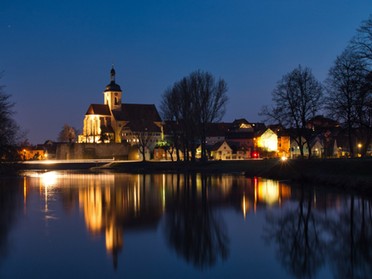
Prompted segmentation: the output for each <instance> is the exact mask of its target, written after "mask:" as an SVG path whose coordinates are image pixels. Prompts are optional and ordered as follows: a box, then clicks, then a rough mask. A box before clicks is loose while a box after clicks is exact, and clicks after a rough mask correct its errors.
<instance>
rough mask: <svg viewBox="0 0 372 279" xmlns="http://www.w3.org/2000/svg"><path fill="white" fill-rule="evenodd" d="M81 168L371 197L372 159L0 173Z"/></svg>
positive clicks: (7, 167)
mask: <svg viewBox="0 0 372 279" xmlns="http://www.w3.org/2000/svg"><path fill="white" fill-rule="evenodd" d="M31 169H33V170H45V171H47V170H78V171H91V172H107V171H109V172H120V173H207V174H229V173H240V174H243V175H245V176H247V177H253V176H257V177H265V178H272V179H277V180H286V181H289V182H292V183H311V184H320V185H324V186H329V187H334V188H336V189H340V190H347V191H355V192H357V193H360V194H366V195H370V196H372V158H355V159H311V160H306V159H294V160H287V161H281V160H278V159H263V160H245V161H208V162H169V161H145V162H140V161H126V162H123V161H113V162H110V163H97V162H94V161H92V162H90V163H62V162H61V163H56V164H51V165H46V164H21V163H13V164H11V163H7V164H4V163H2V164H1V165H0V174H1V175H3V176H4V175H7V174H14V173H18V172H20V171H23V170H31Z"/></svg>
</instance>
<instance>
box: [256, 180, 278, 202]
mask: <svg viewBox="0 0 372 279" xmlns="http://www.w3.org/2000/svg"><path fill="white" fill-rule="evenodd" d="M258 197H259V199H260V200H262V201H265V202H266V203H268V204H273V203H275V202H277V201H279V183H278V182H277V181H274V180H271V179H267V180H262V181H261V183H260V184H259V187H258Z"/></svg>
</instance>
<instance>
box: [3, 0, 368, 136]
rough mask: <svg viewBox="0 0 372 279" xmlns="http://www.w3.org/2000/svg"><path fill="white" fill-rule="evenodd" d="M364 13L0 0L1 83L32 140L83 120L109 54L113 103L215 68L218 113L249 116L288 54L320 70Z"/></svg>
mask: <svg viewBox="0 0 372 279" xmlns="http://www.w3.org/2000/svg"><path fill="white" fill-rule="evenodd" d="M371 12H372V1H371V0H255V1H253V0H197V1H196V0H176V1H174V0H173V1H171V0H132V1H128V0H117V1H110V0H105V1H103V0H102V1H98V0H84V1H82V0H32V1H30V0H1V1H0V34H1V36H0V37H1V44H0V71H3V72H4V73H3V77H2V78H1V79H0V84H3V85H5V86H6V88H5V90H6V93H8V94H11V95H12V101H14V102H15V103H16V106H15V110H16V115H15V119H16V121H17V122H18V124H19V125H20V126H21V127H22V128H23V129H24V130H27V131H28V134H27V137H28V138H29V140H30V141H31V142H32V143H42V142H44V141H45V140H47V139H52V140H55V139H56V138H57V136H58V132H59V131H60V130H61V128H62V126H63V124H65V123H67V124H69V125H72V126H74V127H76V128H78V129H81V128H82V123H83V118H84V114H85V112H86V110H87V108H88V106H89V104H91V103H103V95H102V92H103V90H104V87H105V85H106V84H108V83H109V71H110V68H111V65H112V64H114V65H115V69H116V81H117V83H118V84H119V85H120V86H121V88H122V90H123V92H124V94H123V102H126V103H154V104H156V105H157V106H158V107H159V104H160V100H161V95H162V94H163V92H164V90H165V89H166V88H167V87H169V86H171V85H172V84H173V83H174V82H175V81H177V80H179V79H180V78H182V77H184V76H186V75H188V74H189V73H190V72H192V71H194V70H197V69H201V70H206V71H209V72H211V73H212V74H213V75H214V76H216V77H217V78H218V77H221V78H223V79H225V81H226V82H227V84H228V87H229V91H228V95H229V103H228V106H227V113H226V115H225V117H224V121H232V120H234V119H236V118H242V117H244V118H246V119H247V120H248V121H252V122H254V121H260V120H261V119H260V117H259V116H258V112H259V110H260V108H261V107H262V106H263V105H265V104H270V102H271V92H272V90H273V88H274V87H275V84H276V82H277V81H278V80H279V79H280V78H281V77H282V76H283V75H284V74H286V73H287V72H289V71H291V70H292V69H293V68H295V67H297V66H298V65H299V64H301V65H303V66H308V67H310V68H311V69H312V70H313V73H314V75H315V76H316V78H318V79H319V80H320V81H323V80H324V79H325V78H326V75H327V72H328V69H329V68H330V66H331V65H332V62H333V61H334V59H335V58H336V56H337V55H339V54H340V53H341V52H342V50H343V49H344V48H345V46H346V45H347V43H348V41H349V40H350V39H351V37H352V36H353V35H354V34H355V30H356V29H357V27H358V26H359V25H360V23H361V21H362V20H365V19H367V18H368V16H369V14H370V13H371Z"/></svg>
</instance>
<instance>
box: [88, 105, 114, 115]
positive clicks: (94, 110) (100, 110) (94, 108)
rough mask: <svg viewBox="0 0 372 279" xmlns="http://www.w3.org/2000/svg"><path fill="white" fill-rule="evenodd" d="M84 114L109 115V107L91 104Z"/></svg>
mask: <svg viewBox="0 0 372 279" xmlns="http://www.w3.org/2000/svg"><path fill="white" fill-rule="evenodd" d="M85 114H86V115H87V114H99V115H107V116H109V115H111V113H110V109H109V106H108V105H101V104H91V105H90V106H89V108H88V110H87V112H86V113H85Z"/></svg>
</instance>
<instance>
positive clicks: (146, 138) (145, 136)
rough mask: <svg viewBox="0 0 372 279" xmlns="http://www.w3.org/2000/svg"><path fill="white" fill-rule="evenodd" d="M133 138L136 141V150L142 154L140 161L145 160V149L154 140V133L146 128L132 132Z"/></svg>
mask: <svg viewBox="0 0 372 279" xmlns="http://www.w3.org/2000/svg"><path fill="white" fill-rule="evenodd" d="M132 137H133V139H134V140H135V141H136V142H137V144H136V145H137V147H138V151H139V152H140V153H141V155H142V161H146V150H148V149H149V148H150V146H151V144H152V143H153V142H154V139H155V133H153V132H151V131H148V130H147V129H146V128H145V130H143V131H135V132H132Z"/></svg>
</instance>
